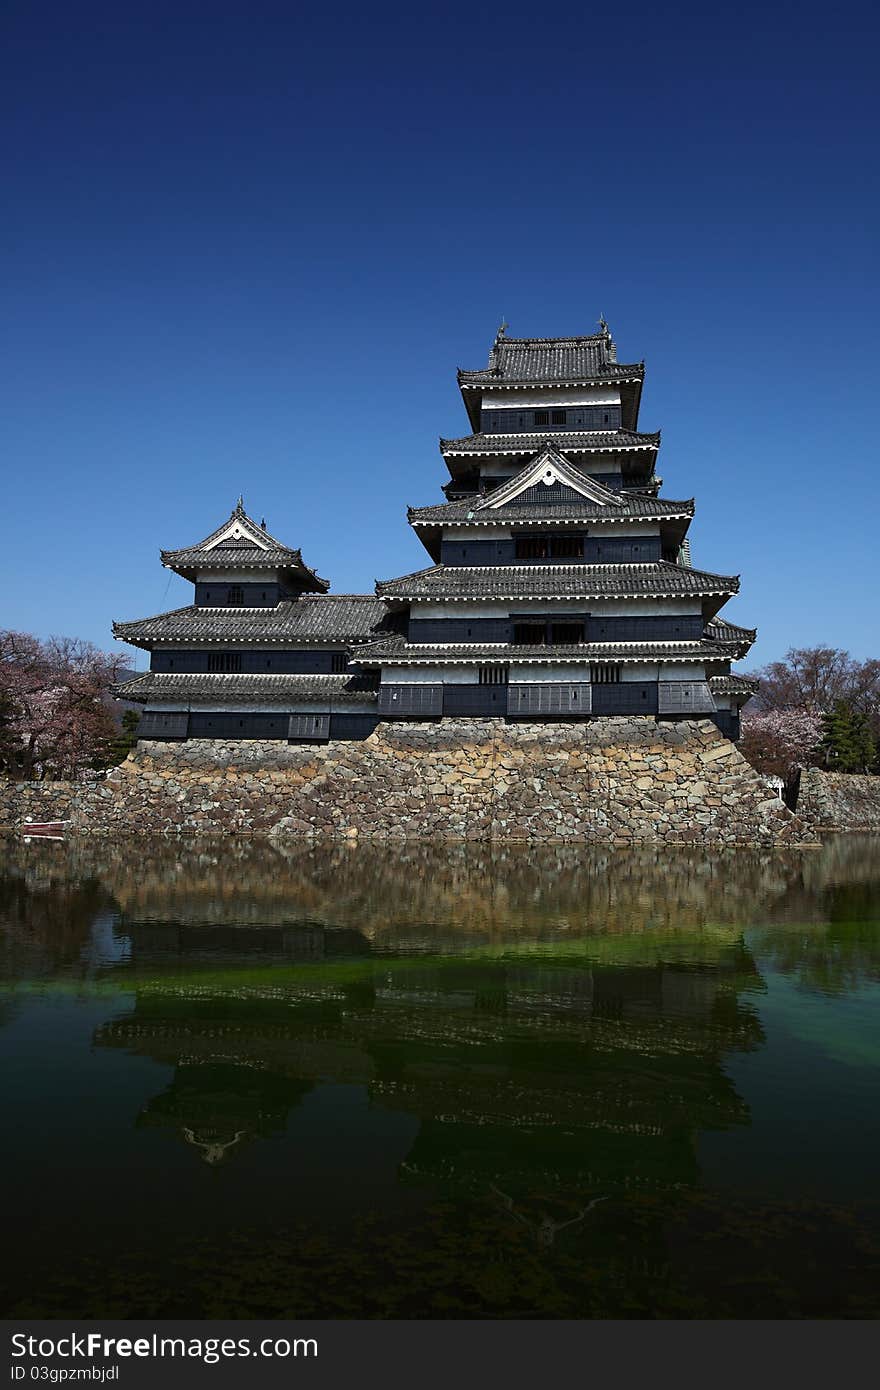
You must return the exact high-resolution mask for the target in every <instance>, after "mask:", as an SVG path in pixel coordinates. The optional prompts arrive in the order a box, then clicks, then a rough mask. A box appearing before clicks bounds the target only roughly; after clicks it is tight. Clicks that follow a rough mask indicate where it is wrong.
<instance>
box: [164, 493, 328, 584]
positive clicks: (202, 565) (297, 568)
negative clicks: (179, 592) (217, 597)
mask: <svg viewBox="0 0 880 1390" xmlns="http://www.w3.org/2000/svg"><path fill="white" fill-rule="evenodd" d="M161 556H162V564H163V565H164V566H165V567H166V569H171V570H174V571H175V573H176V574H180V575H182V576H183V578H184V579H195V577H196V575H197V574H198V573H200V572H205V571H210V570H212V569H213V570H224V569H225V570H230V569H232V570H242V569H244V570H251V569H253V570H274V571H279V570H286V571H293V572H295V574H296V577H297V579H298V580H299V581H300V583H301V584H302V585H303V587H304V588H305V589H312V590H318V591H321V592H326V591H327V589H329V588H330V583H329V580H327V579H321V578H320V576H319V575H318V574H317V573H316V572H315V571H314V570H313V569H311V568H310V567H309V566H308V565H307V564H305V562H304V560H303V558H302V554H301V552H300V551H299V550H294V549H292V548H291V547H290V546H287V545H285V544H284V542H283V541H279V540H277V539H276V537H275V536H272V535H270V534H269V532H268V531H267V530H266V528H265V525H257V523H256V522H255V521H254V520H253V518H252V517H249V516H248V514H247V512H246V511H245V510H244V504H243V502H242V500H241V498H239V499H238V504H237V506H236V507H235V509H234V510H233V511H232V513H231V514H230V516H229V519H228V520H227V521H224V522H223V523H222V525H220V526H218V527H217V529H216V531H212V532H211V534H210V536H206V537H205V539H204V540H201V541H197V542H196V543H195V544H194V545H188V546H184V547H183V548H182V549H180V550H163V551H161Z"/></svg>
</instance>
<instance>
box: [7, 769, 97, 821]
mask: <svg viewBox="0 0 880 1390" xmlns="http://www.w3.org/2000/svg"><path fill="white" fill-rule="evenodd" d="M83 790H84V788H82V787H78V786H77V785H76V784H75V783H74V782H7V781H6V780H5V778H3V777H0V830H3V829H16V828H17V827H18V826H19V825H20V824H21V823H22V822H24V821H26V820H36V821H47V820H67V819H68V817H69V816H70V808H71V806H72V805H73V803H74V801H75V799H76V798H77V797H78V796H80V795H81V794H82V792H83Z"/></svg>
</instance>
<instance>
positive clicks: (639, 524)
mask: <svg viewBox="0 0 880 1390" xmlns="http://www.w3.org/2000/svg"><path fill="white" fill-rule="evenodd" d="M488 510H490V509H488V508H487V511H488ZM483 515H485V513H483ZM533 525H534V529H535V530H536V531H538V532H539V533H543V532H545V531H553V530H554V529H557V530H563V531H572V530H574V531H578V532H582V533H583V534H584V535H586V536H599V537H600V538H601V537H604V536H626V537H631V538H632V539H633V540H638V539H639V538H640V537H645V536H659V534H660V523H659V522H652V521H642V520H641V519H636V518H633V520H632V521H607V522H605V521H591V522H590V523H589V525H586V526H585V525H583V524H582V523H578V522H575V523H572V522H569V523H567V524H565V525H562V526H560V523H559V522H558V521H554V520H550V521H543V522H541V523H540V524H538V523H537V522H534V523H533V522H523V523H522V524H521V525H519V526H517V528H516V529H517V531H518V532H520V531H522V530H524V529H525V528H527V527H529V528H531V527H532V526H533ZM443 534H444V536H445V537H446V538H447V539H448V540H454V541H474V540H477V541H478V540H509V539H510V537H511V536H512V535H513V530H512V528H511V527H510V526H488V525H480V526H477V527H474V526H445V527H444V528H443ZM547 563H548V564H552V561H548V562H547ZM587 563H589V561H588V562H587Z"/></svg>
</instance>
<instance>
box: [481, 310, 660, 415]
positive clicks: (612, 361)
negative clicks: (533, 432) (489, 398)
mask: <svg viewBox="0 0 880 1390" xmlns="http://www.w3.org/2000/svg"><path fill="white" fill-rule="evenodd" d="M506 329H507V325H506V324H502V326H501V328H500V329H499V330H498V333H497V335H496V337H495V342H494V343H493V345H492V350H491V352H490V353H489V362H488V365H487V366H486V367H484V368H481V369H478V370H477V371H465V370H461V369H460V370H459V372H458V384H459V386H460V388H461V391H462V395H463V398H464V402H465V406H466V408H467V411H468V415H469V416H470V420H471V424H472V425H473V427H474V429H475V430H476V429H479V425H480V421H479V408H480V406H479V403H480V400H481V399H482V393H483V391H484V390H491V389H492V388H495V389H499V388H513V389H516V388H517V387H519V388H522V387H529V386H531V387H535V386H595V385H608V384H609V383H618V384H619V385H620V386H621V388H622V389H621V393H620V394H621V403H622V405H623V421H624V424H625V425H626V426H627V428H629V429H633V430H634V429H635V428H636V424H637V421H638V413H639V400H640V398H641V389H642V382H643V381H644V377H645V364H644V362H633V363H631V364H629V365H621V364H620V363H619V362H618V361H617V352H616V350H615V347H614V342H613V340H612V337H611V334H610V332H609V331H608V326H607V324H605V323H604V322H603V324H602V330H601V332H599V333H588V334H585V335H582V336H579V337H576V338H508V337H507V335H506ZM623 388H628V389H623Z"/></svg>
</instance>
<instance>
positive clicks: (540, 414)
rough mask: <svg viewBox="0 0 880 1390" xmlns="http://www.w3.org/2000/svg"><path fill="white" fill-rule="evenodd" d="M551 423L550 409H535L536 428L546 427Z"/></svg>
mask: <svg viewBox="0 0 880 1390" xmlns="http://www.w3.org/2000/svg"><path fill="white" fill-rule="evenodd" d="M549 423H550V412H549V410H536V411H535V429H536V430H540V429H546V428H547V426H548V425H549Z"/></svg>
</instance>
